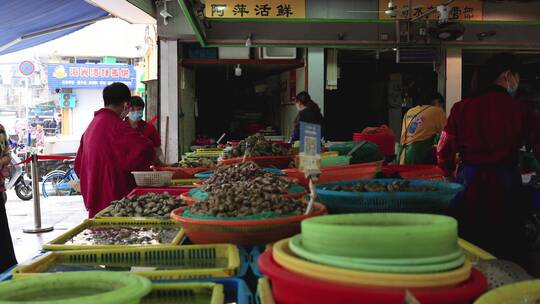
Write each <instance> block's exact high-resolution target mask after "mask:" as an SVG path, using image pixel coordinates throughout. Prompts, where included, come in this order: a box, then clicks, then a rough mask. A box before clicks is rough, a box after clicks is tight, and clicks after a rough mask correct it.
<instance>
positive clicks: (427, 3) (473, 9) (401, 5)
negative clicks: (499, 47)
mask: <svg viewBox="0 0 540 304" xmlns="http://www.w3.org/2000/svg"><path fill="white" fill-rule="evenodd" d="M440 2H441V1H438V0H412V7H411V17H412V18H415V17H419V16H422V14H424V13H426V12H427V11H428V10H430V9H433V8H436V6H437V5H439V4H440ZM393 3H394V6H395V7H396V16H395V17H391V16H389V15H387V14H385V13H384V11H385V10H386V9H387V7H388V1H387V0H379V10H381V11H382V12H380V13H379V19H394V18H399V19H406V18H407V17H408V16H409V0H397V1H394V2H393ZM482 16H483V7H482V1H481V0H456V1H454V2H452V3H451V4H449V5H448V19H449V20H482ZM429 19H439V12H437V11H435V12H434V13H432V14H430V15H429Z"/></svg>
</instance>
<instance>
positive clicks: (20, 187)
mask: <svg viewBox="0 0 540 304" xmlns="http://www.w3.org/2000/svg"><path fill="white" fill-rule="evenodd" d="M20 162H21V159H20V158H19V156H17V154H15V153H11V170H10V176H9V177H8V178H7V179H9V181H7V182H6V189H15V194H16V195H17V197H19V198H20V199H21V200H23V201H29V200H31V199H32V198H33V197H34V196H33V194H32V180H31V179H30V178H29V177H28V174H26V172H25V171H24V167H25V166H24V165H18V164H19V163H20Z"/></svg>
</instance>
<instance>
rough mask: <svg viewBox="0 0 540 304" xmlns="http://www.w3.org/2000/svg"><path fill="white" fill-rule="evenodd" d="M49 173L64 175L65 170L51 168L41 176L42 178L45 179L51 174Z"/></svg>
mask: <svg viewBox="0 0 540 304" xmlns="http://www.w3.org/2000/svg"><path fill="white" fill-rule="evenodd" d="M51 174H62V175H66V171H64V170H52V171H51V172H49V173H47V174H45V176H43V180H46V179H47V178H48V177H49V175H51Z"/></svg>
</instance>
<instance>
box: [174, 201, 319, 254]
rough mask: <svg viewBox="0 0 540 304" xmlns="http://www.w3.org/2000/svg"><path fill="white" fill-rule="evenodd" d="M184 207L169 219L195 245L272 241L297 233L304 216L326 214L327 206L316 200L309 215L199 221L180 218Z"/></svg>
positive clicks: (175, 211) (252, 243)
mask: <svg viewBox="0 0 540 304" xmlns="http://www.w3.org/2000/svg"><path fill="white" fill-rule="evenodd" d="M185 209H186V207H181V208H178V209H175V210H173V211H172V212H171V218H172V219H173V220H174V221H175V222H176V223H177V224H178V225H179V226H180V227H182V228H183V229H184V232H185V233H186V235H187V236H188V237H189V239H190V240H191V241H192V242H193V243H195V244H215V243H232V244H236V245H244V246H251V245H262V244H268V243H273V242H276V241H279V240H281V239H284V238H288V237H291V236H293V235H295V234H298V233H300V222H301V221H302V220H304V219H306V218H310V217H314V216H319V215H323V214H326V213H327V211H326V207H325V206H324V205H322V204H319V203H315V206H314V211H313V212H312V213H310V214H309V215H295V216H288V217H279V218H271V219H264V220H201V219H194V218H187V217H183V216H182V214H183V212H184V210H185Z"/></svg>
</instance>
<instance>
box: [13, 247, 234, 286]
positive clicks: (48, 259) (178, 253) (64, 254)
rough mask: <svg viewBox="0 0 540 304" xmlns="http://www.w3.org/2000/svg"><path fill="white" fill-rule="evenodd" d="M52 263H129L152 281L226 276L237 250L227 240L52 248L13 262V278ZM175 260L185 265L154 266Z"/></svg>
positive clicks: (231, 270) (230, 272) (36, 272)
mask: <svg viewBox="0 0 540 304" xmlns="http://www.w3.org/2000/svg"><path fill="white" fill-rule="evenodd" d="M55 264H61V265H64V266H65V265H70V266H77V267H78V266H88V267H93V266H99V267H100V268H101V269H103V267H117V269H118V267H122V268H126V267H129V272H130V273H135V274H138V275H141V276H144V277H147V278H149V279H151V280H155V281H157V280H185V279H204V278H226V277H231V276H235V275H237V273H238V272H239V271H240V253H239V251H238V248H237V247H236V246H234V245H230V244H217V245H187V246H167V247H162V248H125V247H124V249H110V250H73V251H52V252H47V253H45V254H44V255H42V256H40V257H38V258H36V259H35V260H32V261H30V262H28V263H26V264H22V265H19V266H17V267H16V268H15V269H14V270H13V278H16V279H17V278H24V277H30V276H34V275H43V274H46V273H47V270H48V269H49V268H50V267H52V266H54V265H55ZM178 264H180V265H182V264H183V265H188V266H186V268H182V269H156V268H157V267H163V266H165V267H167V266H174V265H178ZM140 265H142V266H140ZM79 268H80V267H78V268H77V270H78V269H79ZM119 271H121V272H124V271H126V270H124V269H122V270H119Z"/></svg>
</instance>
